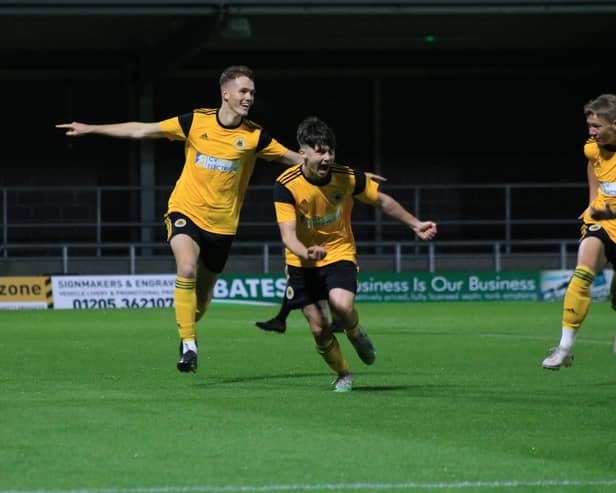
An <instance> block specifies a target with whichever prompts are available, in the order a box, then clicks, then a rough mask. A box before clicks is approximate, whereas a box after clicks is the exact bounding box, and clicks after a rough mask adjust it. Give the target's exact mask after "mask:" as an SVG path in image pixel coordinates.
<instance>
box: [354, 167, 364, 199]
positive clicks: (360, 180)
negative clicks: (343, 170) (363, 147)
mask: <svg viewBox="0 0 616 493" xmlns="http://www.w3.org/2000/svg"><path fill="white" fill-rule="evenodd" d="M365 189H366V175H365V174H363V173H361V172H360V173H355V189H354V190H353V195H357V194H360V193H362V192H363V191H364V190H365Z"/></svg>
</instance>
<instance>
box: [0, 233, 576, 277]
mask: <svg viewBox="0 0 616 493" xmlns="http://www.w3.org/2000/svg"><path fill="white" fill-rule="evenodd" d="M577 244H578V242H577V241H576V240H535V241H533V240H528V241H510V242H501V241H448V242H438V241H434V242H429V243H427V242H422V243H420V242H416V241H411V242H374V241H372V242H366V241H360V242H358V243H357V249H358V257H359V259H360V265H362V264H363V263H366V264H369V265H375V261H376V262H377V263H376V265H381V266H385V268H383V267H381V269H377V270H387V271H393V272H397V273H399V272H404V271H408V270H416V271H426V272H436V271H443V270H483V269H480V268H477V266H478V265H480V266H481V265H483V266H484V268H485V269H488V270H493V271H496V272H501V271H503V270H507V269H506V268H504V261H505V260H508V261H509V262H511V263H512V264H513V266H514V268H515V269H516V270H533V269H534V268H542V269H546V268H549V269H561V270H564V269H569V268H572V267H573V265H574V264H573V263H572V262H573V261H574V259H575V250H576V247H577ZM7 249H8V250H16V251H18V252H19V256H9V258H5V259H0V266H1V265H2V262H9V261H20V260H21V261H22V262H25V263H36V262H39V264H40V263H41V262H43V263H44V264H45V265H47V266H49V265H56V266H57V268H51V269H49V268H47V269H42V270H43V271H45V272H52V271H53V272H54V273H56V274H69V273H76V272H79V273H88V272H84V270H86V271H88V270H89V269H90V268H91V267H92V266H93V265H95V264H96V263H97V262H101V261H103V260H107V261H110V260H113V261H115V262H116V265H124V266H125V268H123V269H121V270H122V272H126V273H128V274H136V273H138V269H137V266H138V263H139V262H140V261H141V262H149V264H148V265H149V266H150V267H152V266H158V268H157V269H155V271H156V272H157V273H162V272H163V271H168V272H174V270H173V263H172V262H171V260H172V257H171V253H170V250H169V246H168V245H167V244H166V243H108V244H105V245H104V246H101V244H100V243H96V242H95V243H66V244H58V243H49V244H39V245H32V244H16V245H10V246H8V247H7ZM142 249H147V250H148V251H149V252H153V251H157V250H158V251H159V253H158V254H154V255H152V254H149V255H147V256H143V255H141V254H140V250H142ZM41 250H46V251H47V255H45V256H44V257H41V256H40V255H39V252H40V251H41ZM101 250H102V255H101ZM105 250H113V251H114V252H113V254H108V255H107V254H105ZM469 251H470V253H469ZM516 257H518V258H517V260H516ZM520 257H521V258H523V259H524V261H521V260H520ZM457 258H459V259H461V260H460V261H459V262H457V263H456V261H455V259H457ZM452 259H454V261H453V262H452ZM473 259H474V262H473ZM362 260H363V262H362ZM229 261H230V262H231V263H233V262H238V261H242V262H243V265H250V266H252V268H248V269H246V268H244V269H243V270H246V271H250V272H261V273H265V274H269V273H272V272H273V273H275V272H280V271H282V267H283V264H284V259H283V255H282V247H281V245H280V243H260V242H236V243H235V244H234V245H233V247H232V249H231V255H230V259H229ZM481 261H483V262H481ZM165 263H166V267H164V268H161V266H162V265H164V264H165ZM452 266H453V267H452ZM524 266H526V267H524ZM116 270H117V268H116ZM148 270H151V269H148ZM366 270H374V269H366ZM37 272H39V273H41V269H39V270H38V271H37ZM115 273H117V272H115Z"/></svg>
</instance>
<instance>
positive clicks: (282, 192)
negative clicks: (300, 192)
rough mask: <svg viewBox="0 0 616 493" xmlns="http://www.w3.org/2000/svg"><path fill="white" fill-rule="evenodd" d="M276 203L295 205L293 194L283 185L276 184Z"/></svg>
mask: <svg viewBox="0 0 616 493" xmlns="http://www.w3.org/2000/svg"><path fill="white" fill-rule="evenodd" d="M274 202H284V203H285V204H292V205H295V199H294V198H293V194H292V193H291V192H290V191H289V189H288V188H287V187H285V186H284V185H283V184H282V183H280V182H278V181H277V182H276V183H274Z"/></svg>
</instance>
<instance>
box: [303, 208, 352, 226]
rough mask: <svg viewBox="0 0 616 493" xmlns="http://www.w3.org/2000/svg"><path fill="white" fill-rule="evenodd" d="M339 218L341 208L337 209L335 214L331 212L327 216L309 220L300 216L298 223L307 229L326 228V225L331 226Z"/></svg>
mask: <svg viewBox="0 0 616 493" xmlns="http://www.w3.org/2000/svg"><path fill="white" fill-rule="evenodd" d="M341 216H342V207H338V208H337V209H336V211H335V212H333V213H332V214H327V215H325V216H314V217H310V218H308V217H306V216H300V221H301V223H302V224H303V225H304V226H306V227H307V228H308V229H314V228H319V227H321V226H327V225H328V224H333V223H335V222H337V221H338V220H339V219H340V217H341Z"/></svg>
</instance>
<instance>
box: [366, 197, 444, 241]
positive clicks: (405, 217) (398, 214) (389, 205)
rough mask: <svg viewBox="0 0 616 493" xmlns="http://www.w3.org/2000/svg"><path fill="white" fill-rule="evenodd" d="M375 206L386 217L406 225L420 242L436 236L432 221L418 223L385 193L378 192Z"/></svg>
mask: <svg viewBox="0 0 616 493" xmlns="http://www.w3.org/2000/svg"><path fill="white" fill-rule="evenodd" d="M376 206H377V207H378V208H379V209H381V210H382V211H383V212H384V213H385V214H387V215H388V216H390V217H393V218H394V219H397V220H398V221H400V222H401V223H403V224H406V225H407V226H408V227H409V228H411V229H412V230H413V231H414V232H415V234H416V235H417V236H418V237H419V238H421V239H422V240H431V239H432V238H434V237H435V236H436V223H433V222H432V221H420V220H419V219H417V218H416V217H415V216H414V215H413V214H411V213H410V212H409V211H407V210H406V209H405V208H404V207H402V205H401V204H400V203H399V202H398V201H397V200H396V199H394V198H393V197H390V196H389V195H387V194H386V193H383V192H379V195H378V200H377V202H376Z"/></svg>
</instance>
